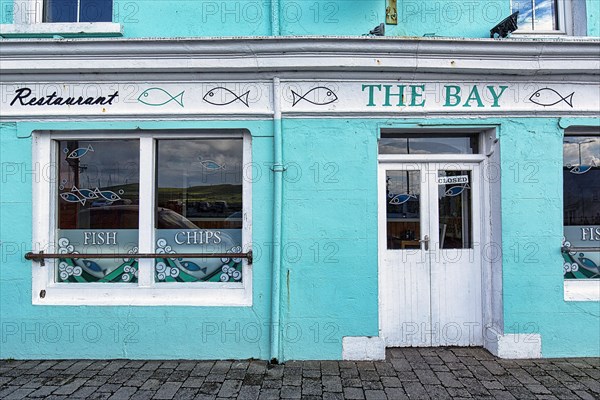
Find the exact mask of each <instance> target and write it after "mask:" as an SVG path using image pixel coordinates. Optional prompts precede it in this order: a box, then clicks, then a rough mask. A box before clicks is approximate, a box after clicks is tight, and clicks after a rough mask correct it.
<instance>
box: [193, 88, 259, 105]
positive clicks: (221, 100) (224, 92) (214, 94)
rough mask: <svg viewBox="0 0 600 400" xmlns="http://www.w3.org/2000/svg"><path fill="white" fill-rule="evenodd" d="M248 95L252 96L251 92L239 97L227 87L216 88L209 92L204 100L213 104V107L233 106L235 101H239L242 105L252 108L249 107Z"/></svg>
mask: <svg viewBox="0 0 600 400" xmlns="http://www.w3.org/2000/svg"><path fill="white" fill-rule="evenodd" d="M248 94H250V91H249V90H248V91H247V92H246V93H244V94H242V95H241V96H238V95H237V94H235V93H234V92H232V91H231V90H229V89H227V88H225V87H216V88H214V89H211V90H209V91H208V92H207V93H206V94H205V95H204V97H203V98H202V100H204V101H206V102H207V103H210V104H212V105H213V106H226V105H227V104H231V103H233V102H234V101H236V100H239V101H241V102H242V103H244V104H245V105H246V107H250V106H249V105H248Z"/></svg>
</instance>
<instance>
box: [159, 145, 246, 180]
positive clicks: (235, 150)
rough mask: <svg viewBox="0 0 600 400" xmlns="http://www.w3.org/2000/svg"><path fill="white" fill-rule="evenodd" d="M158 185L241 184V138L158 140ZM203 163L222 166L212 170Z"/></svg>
mask: <svg viewBox="0 0 600 400" xmlns="http://www.w3.org/2000/svg"><path fill="white" fill-rule="evenodd" d="M158 149H159V155H158V163H159V164H158V166H157V168H158V174H159V186H160V187H171V188H176V187H179V188H181V187H191V186H201V185H214V184H217V185H218V184H233V185H240V184H241V183H242V140H241V139H214V140H213V139H204V140H160V141H159V142H158ZM202 162H214V163H216V164H218V165H220V166H223V168H220V169H214V170H211V169H210V168H206V167H205V166H203V164H202Z"/></svg>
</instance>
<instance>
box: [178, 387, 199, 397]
mask: <svg viewBox="0 0 600 400" xmlns="http://www.w3.org/2000/svg"><path fill="white" fill-rule="evenodd" d="M197 394H198V389H197V388H184V387H182V388H179V390H178V391H177V393H175V396H174V397H173V398H174V399H176V400H192V399H194V398H196V395H197Z"/></svg>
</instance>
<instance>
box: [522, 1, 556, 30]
mask: <svg viewBox="0 0 600 400" xmlns="http://www.w3.org/2000/svg"><path fill="white" fill-rule="evenodd" d="M512 9H513V12H514V11H519V20H518V26H519V30H525V31H531V30H536V31H552V30H556V29H558V27H557V26H556V0H518V1H513V3H512Z"/></svg>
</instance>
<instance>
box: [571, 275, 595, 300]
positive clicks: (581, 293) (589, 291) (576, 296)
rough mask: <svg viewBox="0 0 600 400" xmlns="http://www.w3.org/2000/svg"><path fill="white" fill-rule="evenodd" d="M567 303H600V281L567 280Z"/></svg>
mask: <svg viewBox="0 0 600 400" xmlns="http://www.w3.org/2000/svg"><path fill="white" fill-rule="evenodd" d="M565 301H600V279H589V280H575V279H571V280H565Z"/></svg>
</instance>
